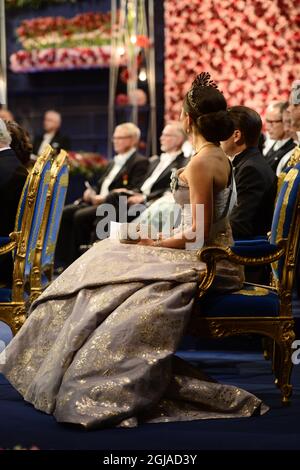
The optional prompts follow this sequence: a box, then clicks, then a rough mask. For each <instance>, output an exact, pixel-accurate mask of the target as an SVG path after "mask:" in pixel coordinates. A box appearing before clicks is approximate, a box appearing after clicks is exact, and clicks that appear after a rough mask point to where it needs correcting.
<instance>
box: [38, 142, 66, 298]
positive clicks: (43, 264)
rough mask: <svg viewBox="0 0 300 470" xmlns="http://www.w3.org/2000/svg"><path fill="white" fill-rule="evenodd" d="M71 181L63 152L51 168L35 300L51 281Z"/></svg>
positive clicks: (40, 240)
mask: <svg viewBox="0 0 300 470" xmlns="http://www.w3.org/2000/svg"><path fill="white" fill-rule="evenodd" d="M68 182H69V168H68V161H67V153H66V152H65V151H64V150H61V151H60V153H59V155H58V156H57V157H56V158H55V160H54V162H53V164H52V167H51V179H50V184H49V188H48V195H47V202H46V207H45V211H44V219H43V224H42V227H41V231H40V234H39V238H38V242H37V246H36V250H35V260H34V266H33V269H32V276H31V289H30V290H31V300H35V299H36V298H37V297H38V296H39V295H40V293H41V292H42V289H43V287H45V284H47V282H49V281H50V280H51V277H52V270H53V261H54V252H55V247H56V241H57V237H58V232H59V226H60V221H61V216H62V211H63V208H64V203H65V198H66V193H67V188H68Z"/></svg>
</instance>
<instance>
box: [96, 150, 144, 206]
mask: <svg viewBox="0 0 300 470" xmlns="http://www.w3.org/2000/svg"><path fill="white" fill-rule="evenodd" d="M134 152H136V149H135V148H133V149H130V150H129V151H128V152H126V153H120V154H119V155H115V156H114V164H113V166H112V168H111V170H110V172H109V173H108V175H107V176H106V177H105V179H104V181H103V183H102V185H101V189H100V193H99V195H100V196H101V197H106V196H107V195H108V193H109V189H108V188H109V186H110V185H111V183H112V182H113V180H114V178H115V177H116V176H117V174H118V173H119V171H120V170H121V169H122V168H123V166H124V165H125V163H126V162H127V160H128V159H129V158H130V157H131V155H133V154H134Z"/></svg>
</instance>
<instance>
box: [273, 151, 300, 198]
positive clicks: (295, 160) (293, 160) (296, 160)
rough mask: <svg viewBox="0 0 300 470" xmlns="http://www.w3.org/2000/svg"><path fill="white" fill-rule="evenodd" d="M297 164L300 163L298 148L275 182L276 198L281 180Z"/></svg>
mask: <svg viewBox="0 0 300 470" xmlns="http://www.w3.org/2000/svg"><path fill="white" fill-rule="evenodd" d="M297 163H300V147H299V146H298V147H296V148H295V149H294V151H293V153H292V155H291V157H290V159H289V161H288V166H287V167H286V168H284V169H283V170H282V171H281V173H280V174H279V176H278V182H277V196H278V194H279V191H280V188H281V185H282V183H283V180H284V178H285V175H286V174H287V172H288V171H289V170H290V168H291V167H293V166H295V165H297Z"/></svg>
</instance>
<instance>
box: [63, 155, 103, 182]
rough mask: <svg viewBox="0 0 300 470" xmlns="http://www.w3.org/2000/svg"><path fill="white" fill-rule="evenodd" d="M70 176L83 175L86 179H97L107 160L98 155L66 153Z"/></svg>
mask: <svg viewBox="0 0 300 470" xmlns="http://www.w3.org/2000/svg"><path fill="white" fill-rule="evenodd" d="M68 160H69V165H70V174H71V175H78V174H79V175H83V176H84V177H85V178H86V179H91V178H92V177H93V176H97V177H99V176H100V175H101V174H102V173H103V172H104V170H105V168H106V166H107V160H106V158H104V157H103V156H102V155H100V154H99V153H93V152H68Z"/></svg>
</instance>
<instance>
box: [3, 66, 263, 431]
mask: <svg viewBox="0 0 300 470" xmlns="http://www.w3.org/2000/svg"><path fill="white" fill-rule="evenodd" d="M209 78H210V77H209V75H208V74H201V75H200V76H198V77H197V78H196V80H195V81H194V82H193V84H192V87H191V89H190V91H189V92H188V93H187V95H186V97H185V100H184V106H183V112H182V116H181V119H182V122H183V125H184V127H185V129H186V131H187V132H188V133H190V132H192V133H193V139H194V148H195V149H196V150H197V153H196V155H195V156H194V157H193V158H192V159H191V161H190V163H189V164H188V165H187V167H186V168H185V169H183V170H182V171H180V170H179V171H178V173H177V174H176V175H175V176H174V178H173V181H172V190H173V193H174V197H175V200H176V201H177V202H178V203H180V204H181V205H183V204H187V203H190V205H189V206H184V207H185V208H184V210H183V222H182V225H181V228H180V229H179V230H178V229H177V231H176V233H174V234H173V236H170V237H169V238H166V239H162V240H158V241H153V240H151V239H149V238H145V239H140V241H139V242H138V243H137V244H122V243H120V242H119V241H118V240H113V239H106V240H103V241H102V242H101V243H96V244H95V245H94V246H93V247H92V248H91V249H90V250H89V251H88V252H87V253H85V254H84V255H83V256H82V257H81V258H79V259H78V260H77V261H76V262H75V263H73V264H72V265H71V266H70V267H69V268H68V269H67V270H66V271H65V272H64V273H63V274H62V275H61V276H60V277H59V278H57V279H56V280H55V281H54V282H53V283H52V284H51V286H50V287H49V288H48V289H47V290H45V291H44V293H43V294H42V295H41V296H40V297H39V298H38V300H37V301H36V302H35V303H34V304H33V306H32V308H31V312H30V316H29V318H28V319H27V321H26V323H25V324H24V326H23V327H22V328H21V330H20V331H19V333H18V334H17V335H16V337H15V338H14V339H13V340H12V341H11V343H10V344H9V345H8V346H7V348H6V350H5V352H4V353H3V354H5V364H4V365H2V366H1V370H2V372H3V374H4V375H5V376H6V378H7V379H8V380H9V381H10V383H11V384H12V385H13V386H14V387H15V388H16V389H17V390H18V391H19V392H20V393H21V394H22V395H23V397H24V399H25V400H26V401H28V402H30V403H32V404H33V405H34V406H35V408H37V409H39V410H42V411H44V412H46V413H52V414H53V415H54V416H55V418H56V419H57V421H60V422H68V423H78V424H81V425H83V426H85V427H97V426H98V427H100V426H112V425H121V426H135V425H137V424H138V423H139V422H159V421H180V420H192V419H203V418H230V417H241V416H245V417H246V416H251V415H252V414H253V413H262V412H264V411H266V409H267V407H265V406H264V405H263V404H262V403H261V401H260V400H259V399H258V398H257V397H255V396H253V395H252V394H250V393H248V392H246V391H244V390H241V389H239V388H237V387H234V386H230V385H223V384H218V383H216V382H214V381H212V380H210V379H209V378H206V377H205V376H204V375H202V374H201V372H200V371H199V370H197V369H193V368H192V367H191V366H190V365H189V364H186V363H184V362H183V361H180V360H178V359H177V358H176V356H174V353H175V352H176V349H177V346H178V344H179V342H180V340H181V338H182V335H183V333H184V330H185V327H186V325H187V323H188V321H189V317H190V315H191V312H192V307H193V302H194V298H195V296H196V291H197V281H198V280H199V276H200V275H201V272H203V271H204V269H205V265H204V264H203V263H201V262H200V261H199V259H198V257H197V251H196V250H190V249H185V247H186V241H187V239H188V240H189V241H190V236H191V230H194V231H196V230H198V229H199V226H197V224H199V221H197V220H196V219H197V218H196V216H195V214H196V207H197V204H204V208H205V213H204V238H205V244H216V243H219V244H230V243H231V242H232V238H231V232H230V227H229V224H228V217H227V216H228V212H229V210H230V206H231V205H232V202H233V198H234V181H233V177H232V171H231V165H230V162H229V160H228V158H227V157H226V155H225V154H224V153H223V151H222V150H221V148H220V146H219V144H218V142H219V141H220V140H225V139H227V138H228V137H229V136H230V135H231V134H232V132H233V124H232V122H231V120H230V117H229V116H228V113H227V111H226V101H225V99H224V97H223V95H222V93H221V92H220V91H219V90H217V88H216V85H215V84H214V83H213V82H211V81H209ZM217 272H218V275H217V282H216V283H215V285H214V288H215V289H219V288H221V289H223V290H224V289H231V290H232V289H238V288H240V286H241V283H242V281H243V276H242V272H241V270H240V269H239V267H237V266H233V265H231V264H229V263H225V262H223V263H220V264H219V265H218V268H217ZM3 362H4V357H3V358H2V360H1V356H0V364H1V363H3Z"/></svg>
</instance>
